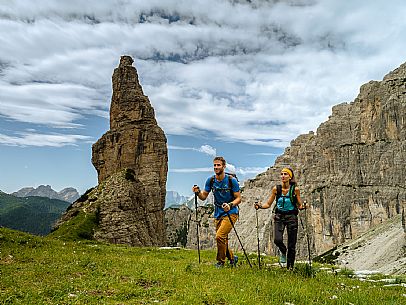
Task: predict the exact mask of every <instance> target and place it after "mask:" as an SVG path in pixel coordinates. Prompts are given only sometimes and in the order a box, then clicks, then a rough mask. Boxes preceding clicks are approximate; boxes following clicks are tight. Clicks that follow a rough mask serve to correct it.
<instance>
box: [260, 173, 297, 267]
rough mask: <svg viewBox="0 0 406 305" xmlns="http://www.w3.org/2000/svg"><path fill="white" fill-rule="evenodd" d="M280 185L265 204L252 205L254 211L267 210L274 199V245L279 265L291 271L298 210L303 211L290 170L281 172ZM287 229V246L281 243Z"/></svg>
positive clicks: (273, 190)
mask: <svg viewBox="0 0 406 305" xmlns="http://www.w3.org/2000/svg"><path fill="white" fill-rule="evenodd" d="M281 182H282V184H279V185H276V186H274V187H273V188H272V194H271V196H270V197H269V199H268V201H267V202H266V203H265V204H263V205H262V204H261V203H259V202H257V203H255V204H254V207H255V208H256V209H268V208H270V207H271V205H272V203H273V202H274V200H275V199H276V208H275V216H274V243H275V245H276V246H277V247H278V248H279V251H280V253H281V255H280V257H279V263H280V264H285V263H286V267H287V268H288V269H293V265H294V263H295V256H296V241H297V228H298V217H297V215H298V210H303V209H304V208H305V207H304V206H303V205H302V200H301V199H300V190H299V188H298V187H297V185H296V181H295V175H294V173H293V170H292V169H291V168H288V167H286V168H284V169H282V170H281ZM285 227H286V229H287V233H288V246H287V247H286V246H285V244H284V243H283V232H284V230H285Z"/></svg>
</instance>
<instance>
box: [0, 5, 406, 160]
mask: <svg viewBox="0 0 406 305" xmlns="http://www.w3.org/2000/svg"><path fill="white" fill-rule="evenodd" d="M240 2H241V3H239V4H232V1H215V0H204V1H203V0H197V1H194V3H193V5H190V3H189V2H188V1H186V0H179V1H175V0H168V1H164V2H162V1H158V0H151V1H130V2H129V1H103V2H100V1H95V0H91V1H86V3H82V1H80V2H79V1H62V2H60V1H59V2H58V3H56V2H55V1H51V0H49V1H45V0H44V1H40V2H35V3H34V2H32V3H31V2H27V1H23V0H15V1H12V2H10V1H0V16H1V17H0V26H1V28H2V37H1V38H0V115H2V116H3V117H6V118H7V119H12V120H15V121H19V122H25V123H31V124H41V125H45V126H48V127H52V128H60V127H70V128H79V127H82V125H81V123H80V122H79V121H80V120H81V119H83V117H84V116H86V115H88V114H94V115H101V116H104V117H105V116H106V115H107V109H108V106H109V101H110V97H111V81H110V80H111V74H112V70H113V69H114V67H115V66H117V64H118V59H119V56H120V55H122V54H130V55H132V56H134V57H135V66H136V68H137V69H138V72H139V76H140V80H141V84H142V86H143V88H144V92H145V94H146V95H148V96H149V98H150V100H151V103H152V104H153V106H154V108H155V110H156V115H157V119H158V122H159V124H160V125H161V126H162V127H163V129H164V131H165V132H166V133H168V134H174V135H192V134H193V135H196V134H197V133H210V134H212V135H214V137H215V138H217V139H221V140H227V141H238V142H244V143H249V144H261V145H268V146H275V147H285V146H286V145H287V144H288V143H289V142H290V140H291V139H292V138H294V137H295V136H297V135H298V134H300V133H305V132H307V131H309V130H314V129H315V128H316V127H317V126H318V125H319V124H320V123H321V122H322V121H323V120H325V119H327V117H328V115H329V114H330V109H331V106H332V105H334V104H337V103H341V102H343V101H348V102H349V101H352V100H353V99H354V98H355V97H356V94H357V93H358V88H359V87H360V86H361V85H362V84H363V83H365V82H367V81H369V80H371V79H381V78H382V77H383V76H384V74H386V73H387V72H388V71H389V70H392V69H394V68H396V67H397V66H398V65H399V64H401V63H402V62H403V61H405V58H404V51H403V50H404V49H406V41H405V40H404V39H403V36H404V32H405V31H406V22H405V21H404V15H405V14H406V4H404V1H400V0H397V1H392V2H391V4H390V5H388V3H387V1H383V0H377V1H373V2H371V3H368V6H365V3H364V2H363V1H359V0H355V1H351V2H348V1H347V2H346V1H333V0H324V1H288V2H283V1H279V2H278V1H275V2H276V3H273V1H271V2H269V1H253V4H248V3H242V2H243V1H240ZM287 3H294V4H300V5H289V4H287ZM306 3H310V4H313V5H308V6H303V5H302V4H306ZM140 21H142V22H143V23H139V22H140ZM8 136H10V135H8ZM78 140H79V139H78ZM195 149H196V150H198V151H200V152H203V153H206V154H209V155H215V149H213V150H211V148H210V147H200V148H192V150H195ZM199 149H200V150H199Z"/></svg>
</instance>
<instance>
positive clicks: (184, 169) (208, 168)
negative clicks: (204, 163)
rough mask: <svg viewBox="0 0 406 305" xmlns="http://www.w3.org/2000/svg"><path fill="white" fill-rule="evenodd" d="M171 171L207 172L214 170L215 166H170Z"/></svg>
mask: <svg viewBox="0 0 406 305" xmlns="http://www.w3.org/2000/svg"><path fill="white" fill-rule="evenodd" d="M169 171H170V172H172V173H201V172H203V173H206V172H213V168H211V167H197V168H170V169H169Z"/></svg>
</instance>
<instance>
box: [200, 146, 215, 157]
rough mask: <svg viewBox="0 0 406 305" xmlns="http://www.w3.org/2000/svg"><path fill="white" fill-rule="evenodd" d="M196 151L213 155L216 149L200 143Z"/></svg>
mask: <svg viewBox="0 0 406 305" xmlns="http://www.w3.org/2000/svg"><path fill="white" fill-rule="evenodd" d="M198 151H200V152H202V153H204V154H207V155H209V156H212V157H215V156H216V149H215V148H213V147H211V146H210V145H202V146H201V147H200V148H199V149H198Z"/></svg>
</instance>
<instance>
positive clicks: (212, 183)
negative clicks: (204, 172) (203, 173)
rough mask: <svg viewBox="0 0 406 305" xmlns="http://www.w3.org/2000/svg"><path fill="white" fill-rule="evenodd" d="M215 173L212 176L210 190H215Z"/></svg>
mask: <svg viewBox="0 0 406 305" xmlns="http://www.w3.org/2000/svg"><path fill="white" fill-rule="evenodd" d="M214 177H215V176H214V175H213V176H212V177H211V178H210V190H212V191H214V190H213V185H214Z"/></svg>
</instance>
